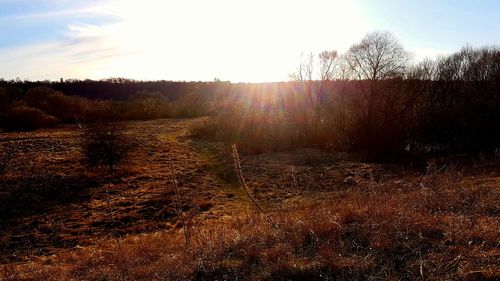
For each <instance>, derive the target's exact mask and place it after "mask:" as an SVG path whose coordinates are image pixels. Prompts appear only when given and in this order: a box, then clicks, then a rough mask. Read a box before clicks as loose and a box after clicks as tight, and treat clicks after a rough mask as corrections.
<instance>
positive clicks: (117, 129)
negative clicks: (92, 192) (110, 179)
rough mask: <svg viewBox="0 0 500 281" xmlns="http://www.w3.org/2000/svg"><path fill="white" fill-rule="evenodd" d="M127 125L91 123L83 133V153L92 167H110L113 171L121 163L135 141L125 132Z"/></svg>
mask: <svg viewBox="0 0 500 281" xmlns="http://www.w3.org/2000/svg"><path fill="white" fill-rule="evenodd" d="M125 131H126V126H124V125H122V124H118V123H96V124H91V125H89V126H88V127H87V128H86V129H85V132H84V134H83V141H82V145H83V153H84V155H85V160H86V163H87V164H88V165H89V166H90V167H100V166H104V167H108V169H109V171H110V172H111V173H112V172H114V171H115V170H116V169H117V168H118V165H119V164H121V163H122V162H123V161H124V160H125V159H126V157H127V156H128V154H129V153H130V152H131V150H132V149H133V148H134V147H135V142H134V140H133V139H132V138H130V137H129V136H127V134H126V133H125Z"/></svg>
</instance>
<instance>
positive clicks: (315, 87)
mask: <svg viewBox="0 0 500 281" xmlns="http://www.w3.org/2000/svg"><path fill="white" fill-rule="evenodd" d="M337 58H338V53H337V51H335V50H333V51H323V52H321V53H319V54H318V55H317V56H315V55H314V54H313V53H309V54H308V55H307V56H305V58H304V59H303V60H302V61H301V62H300V64H299V67H298V69H297V71H296V72H295V73H293V74H292V75H290V78H291V79H292V80H294V81H296V82H298V83H300V85H301V86H302V89H301V90H302V92H303V94H304V95H305V97H306V99H307V102H308V104H309V106H310V107H311V110H312V112H313V116H314V117H313V120H312V124H313V128H314V133H317V131H318V128H319V125H320V123H321V121H322V113H323V110H324V105H325V102H326V100H327V98H328V95H329V94H330V93H331V92H332V90H333V86H334V83H333V80H334V79H335V78H336V74H337V71H336V70H337V68H338V64H337Z"/></svg>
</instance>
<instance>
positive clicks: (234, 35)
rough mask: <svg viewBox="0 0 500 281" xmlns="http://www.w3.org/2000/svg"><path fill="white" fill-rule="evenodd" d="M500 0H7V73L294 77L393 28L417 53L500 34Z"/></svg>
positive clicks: (0, 44) (3, 10)
mask: <svg viewBox="0 0 500 281" xmlns="http://www.w3.org/2000/svg"><path fill="white" fill-rule="evenodd" d="M499 15H500V1H498V0H481V1H479V0H476V1H475V0H468V1H466V0H462V1H461V0H439V1H436V0H419V1H410V0H378V1H373V0H372V1H371V0H352V1H341V0H330V1H327V0H304V1H294V0H283V1H281V0H274V1H273V0H248V1H242V0H241V1H240V0H212V1H208V0H182V1H181V0H178V1H174V0H136V1H130V0H99V1H96V0H87V1H83V0H45V1H41V0H0V78H4V79H15V78H20V79H23V80H24V79H28V80H46V79H48V80H59V79H60V78H63V79H104V78H109V77H124V78H131V79H138V80H185V81H211V80H214V79H215V78H217V79H221V80H229V81H232V82H270V81H286V80H288V77H289V75H290V74H291V73H292V72H294V71H295V69H296V68H297V66H298V64H299V62H300V58H301V55H303V54H307V53H309V52H316V53H317V52H320V51H323V50H338V51H339V52H344V51H346V50H347V49H348V48H349V46H351V45H352V44H354V43H356V42H358V41H360V40H361V38H362V37H363V36H364V35H365V34H366V33H368V32H371V31H376V30H378V31H389V32H391V33H393V34H394V36H395V37H396V38H397V39H398V40H399V41H400V43H401V44H402V45H403V46H404V47H405V48H406V49H407V50H408V51H410V52H412V53H413V55H414V59H415V61H418V60H421V59H423V58H425V57H430V58H434V57H436V56H437V55H444V54H448V53H450V52H453V51H457V50H459V49H460V48H461V47H462V46H464V45H465V44H466V43H467V44H470V45H472V46H478V47H479V46H483V45H493V44H499V43H500V42H499V41H500V16H499Z"/></svg>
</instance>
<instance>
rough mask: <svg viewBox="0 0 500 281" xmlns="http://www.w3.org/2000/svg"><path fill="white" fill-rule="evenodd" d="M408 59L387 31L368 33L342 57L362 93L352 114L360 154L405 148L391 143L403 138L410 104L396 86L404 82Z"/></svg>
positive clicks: (354, 138)
mask: <svg viewBox="0 0 500 281" xmlns="http://www.w3.org/2000/svg"><path fill="white" fill-rule="evenodd" d="M410 60H411V55H410V54H409V53H408V52H407V51H405V50H404V48H403V46H402V45H401V44H400V43H399V42H398V41H397V40H396V39H395V38H394V36H393V35H392V34H390V33H388V32H372V33H369V34H367V35H366V36H365V37H364V38H363V39H362V40H361V41H360V42H359V43H357V44H354V45H352V46H351V47H350V48H349V50H348V51H347V52H346V54H345V55H344V57H343V62H344V63H345V64H346V65H347V72H346V74H347V75H348V76H349V77H350V78H351V79H356V80H357V81H358V85H359V89H360V91H361V93H362V96H361V97H359V98H357V100H356V101H355V104H356V107H358V108H357V109H356V110H355V111H354V112H357V114H358V115H359V116H358V118H357V121H358V122H357V125H355V128H354V130H355V132H354V137H353V140H354V142H355V145H356V146H358V148H359V149H360V150H361V151H362V152H365V153H368V154H372V153H379V152H380V153H385V152H389V151H387V150H398V149H401V146H403V147H404V145H402V142H403V140H400V141H399V143H401V144H400V145H397V144H396V143H394V144H393V143H391V142H393V141H394V140H396V139H401V138H404V136H403V134H404V133H403V132H402V131H401V130H400V129H401V128H402V127H404V124H401V122H400V121H401V119H402V117H404V114H405V113H406V112H407V110H408V106H410V105H411V104H410V103H409V101H410V100H408V99H406V98H407V96H405V94H406V93H404V92H403V91H402V86H401V85H400V86H397V84H401V82H402V81H403V80H402V79H403V78H404V75H405V72H406V70H407V68H408V64H409V62H410ZM386 81H390V82H386ZM391 130H392V132H391ZM381 137H382V138H381ZM391 146H394V147H391Z"/></svg>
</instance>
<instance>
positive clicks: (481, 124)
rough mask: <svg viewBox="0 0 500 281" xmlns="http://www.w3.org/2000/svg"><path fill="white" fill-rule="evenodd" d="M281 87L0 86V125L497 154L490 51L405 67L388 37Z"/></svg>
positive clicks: (385, 151)
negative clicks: (131, 124)
mask: <svg viewBox="0 0 500 281" xmlns="http://www.w3.org/2000/svg"><path fill="white" fill-rule="evenodd" d="M290 77H291V81H288V82H277V83H236V84H235V83H229V82H222V81H213V82H176V81H134V80H127V79H121V78H112V79H107V80H102V81H91V80H84V81H78V80H66V81H59V82H48V81H38V82H32V81H20V80H13V81H4V80H1V81H0V126H1V127H2V128H3V129H4V130H30V129H35V128H38V127H46V126H51V125H54V124H58V123H79V122H96V121H117V120H137V119H154V118H169V117H175V118H176V117H194V116H202V115H212V116H214V118H211V119H210V120H209V121H206V123H205V124H203V126H201V127H200V128H195V129H194V130H193V132H194V133H195V134H196V135H198V136H202V137H209V138H217V139H220V140H223V141H226V142H229V143H236V144H238V145H239V146H240V148H241V149H242V150H243V151H245V150H246V151H248V152H263V151H268V150H283V149H291V148H295V147H304V146H319V147H323V148H331V149H335V150H341V151H354V152H360V153H362V154H363V155H365V156H366V157H369V158H387V157H397V156H398V155H401V154H404V153H407V152H421V153H443V154H446V153H469V154H477V153H486V154H494V153H498V149H499V147H500V122H499V121H498V120H500V91H499V83H500V49H499V48H498V47H497V46H489V47H481V48H473V47H470V46H465V47H464V48H462V49H461V50H459V51H458V52H455V53H453V54H450V55H446V56H440V57H438V58H436V59H426V60H424V61H421V62H418V63H414V62H413V60H412V56H411V54H410V53H409V52H407V51H406V50H405V49H404V47H403V46H402V45H401V44H400V43H399V42H398V41H397V40H396V38H394V36H393V35H391V34H390V33H388V32H373V33H369V34H367V35H366V36H365V37H364V38H363V39H362V40H360V42H358V43H355V44H353V45H352V46H351V47H350V48H349V49H348V50H347V51H346V52H345V53H343V54H340V53H338V52H337V51H334V50H333V51H324V52H321V53H320V54H316V55H315V54H309V55H306V56H304V57H303V60H302V62H301V63H300V64H299V65H298V67H297V70H296V71H295V73H293V74H292V75H291V76H290Z"/></svg>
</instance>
